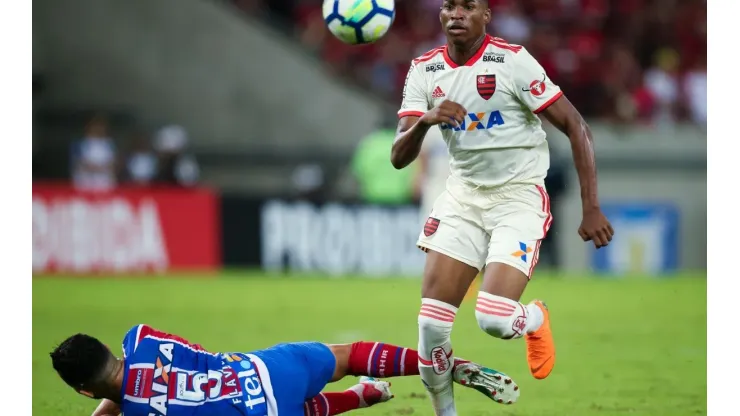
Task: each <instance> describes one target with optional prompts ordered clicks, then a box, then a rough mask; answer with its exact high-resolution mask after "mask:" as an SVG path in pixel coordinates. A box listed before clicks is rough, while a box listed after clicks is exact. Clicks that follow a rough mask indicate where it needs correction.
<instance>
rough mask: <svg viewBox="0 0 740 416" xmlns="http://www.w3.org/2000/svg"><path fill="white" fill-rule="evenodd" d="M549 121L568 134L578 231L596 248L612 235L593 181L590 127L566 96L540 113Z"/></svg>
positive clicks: (594, 161)
mask: <svg viewBox="0 0 740 416" xmlns="http://www.w3.org/2000/svg"><path fill="white" fill-rule="evenodd" d="M541 114H542V115H543V116H544V117H545V118H546V119H547V120H548V121H549V122H550V123H552V125H554V126H555V127H557V128H558V129H559V130H560V131H562V132H563V133H564V134H566V135H567V136H568V139H569V140H570V146H571V149H572V151H573V160H574V162H575V165H576V171H577V172H578V180H579V182H580V184H581V202H582V205H583V220H582V222H581V226H580V228H578V234H579V235H580V236H581V238H582V239H583V241H593V243H594V246H596V248H601V247H604V246H606V245H608V244H609V242H610V241H611V240H612V236H613V235H614V229H613V228H612V226H611V224H610V223H609V220H607V218H606V217H605V216H604V214H603V213H602V212H601V207H600V205H599V198H598V194H597V185H596V159H595V157H594V141H593V136H592V134H591V129H590V128H589V127H588V124H587V123H586V121H585V120H584V119H583V117H582V116H581V114H580V113H579V112H578V110H576V108H575V107H574V106H573V104H571V102H570V101H569V100H568V99H567V98H566V97H565V96H563V97H561V98H560V99H558V100H557V101H555V102H554V103H553V104H552V105H550V106H549V107H547V108H546V109H545V110H544V111H543V112H542V113H541Z"/></svg>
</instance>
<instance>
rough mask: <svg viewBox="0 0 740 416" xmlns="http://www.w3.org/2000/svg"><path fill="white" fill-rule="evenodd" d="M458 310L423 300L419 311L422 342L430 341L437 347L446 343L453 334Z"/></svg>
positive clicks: (435, 301)
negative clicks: (453, 324) (453, 325)
mask: <svg viewBox="0 0 740 416" xmlns="http://www.w3.org/2000/svg"><path fill="white" fill-rule="evenodd" d="M456 313H457V308H456V307H454V306H452V305H450V304H447V303H445V302H441V301H438V300H433V299H422V305H421V310H420V311H419V319H418V322H419V335H420V339H421V340H428V341H430V343H431V344H435V346H437V345H440V344H439V343H440V342H446V341H447V340H448V339H449V337H450V333H451V332H452V323H453V322H454V321H455V314H456Z"/></svg>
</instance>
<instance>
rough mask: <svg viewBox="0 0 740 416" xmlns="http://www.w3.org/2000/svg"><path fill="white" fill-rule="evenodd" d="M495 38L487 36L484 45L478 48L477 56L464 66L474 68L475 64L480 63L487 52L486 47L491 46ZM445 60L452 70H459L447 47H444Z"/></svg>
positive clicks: (472, 57)
mask: <svg viewBox="0 0 740 416" xmlns="http://www.w3.org/2000/svg"><path fill="white" fill-rule="evenodd" d="M492 39H493V38H492V37H491V36H489V35H486V38H485V39H484V40H483V43H482V44H481V45H480V48H478V51H477V52H476V53H475V55H473V56H471V57H470V59H468V61H467V62H465V64H464V65H463V66H472V65H473V64H474V63H476V62H478V60H479V59H480V58H481V56H483V52H485V51H486V47H487V46H488V45H490V44H491V40H492ZM443 55H444V58H445V62H447V65H449V66H450V68H453V69H454V68H457V67H459V66H460V65H458V64H456V63H455V62H454V61H453V60H452V58H450V54H449V51H448V50H447V45H445V46H444V53H443Z"/></svg>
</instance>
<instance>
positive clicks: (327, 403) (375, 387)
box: [303, 377, 393, 416]
mask: <svg viewBox="0 0 740 416" xmlns="http://www.w3.org/2000/svg"><path fill="white" fill-rule="evenodd" d="M392 398H393V394H391V390H390V383H388V382H385V381H381V380H376V379H373V378H370V377H363V378H361V379H360V382H359V383H358V384H355V385H354V386H352V387H350V388H349V389H347V390H345V391H341V392H326V393H319V394H318V395H317V396H315V397H313V398H311V399H309V400H306V402H305V403H304V404H303V414H304V416H333V415H338V414H342V413H346V412H349V411H351V410H356V409H362V408H365V407H370V406H373V405H376V404H378V403H383V402H387V401H388V400H390V399H392Z"/></svg>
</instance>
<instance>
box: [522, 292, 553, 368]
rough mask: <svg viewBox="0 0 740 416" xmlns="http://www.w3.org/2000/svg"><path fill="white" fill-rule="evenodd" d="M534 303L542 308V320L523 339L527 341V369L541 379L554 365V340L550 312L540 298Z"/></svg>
mask: <svg viewBox="0 0 740 416" xmlns="http://www.w3.org/2000/svg"><path fill="white" fill-rule="evenodd" d="M534 304H535V305H537V307H538V308H540V309H542V314H543V315H544V320H543V321H542V325H541V326H540V327H539V329H537V330H536V331H535V332H534V333H531V334H527V335H525V337H524V340H525V341H526V342H527V362H528V363H529V371H530V372H531V373H532V375H533V376H534V378H536V379H538V380H542V379H543V378H546V377H547V376H549V375H550V373H551V372H552V368H553V367H555V340H553V338H552V329H550V312H549V311H548V310H547V305H545V304H544V303H543V302H542V301H541V300H535V301H534Z"/></svg>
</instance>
